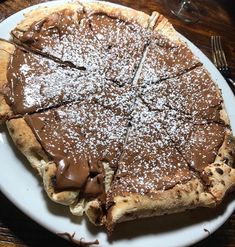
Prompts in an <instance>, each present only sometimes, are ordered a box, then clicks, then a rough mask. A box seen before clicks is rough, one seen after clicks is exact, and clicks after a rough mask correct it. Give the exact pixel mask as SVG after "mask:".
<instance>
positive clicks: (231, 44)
mask: <svg viewBox="0 0 235 247" xmlns="http://www.w3.org/2000/svg"><path fill="white" fill-rule="evenodd" d="M194 1H195V2H196V4H197V5H198V7H199V9H200V21H199V22H198V23H196V24H185V23H183V22H182V21H180V20H178V19H177V18H175V17H174V16H172V15H171V14H170V13H169V11H168V10H167V9H166V7H165V4H164V0H112V2H116V3H120V4H123V5H126V6H129V7H132V8H134V9H138V10H142V11H144V12H146V13H151V12H152V11H154V10H157V11H159V12H160V13H162V14H164V15H165V16H166V17H168V18H169V19H170V21H171V22H172V23H173V24H174V26H175V28H176V29H177V30H178V31H179V32H180V33H181V34H183V35H184V36H185V37H187V38H188V39H189V40H191V41H192V42H193V43H194V44H196V45H197V46H198V47H199V48H200V49H201V50H202V51H203V52H204V53H205V54H206V55H207V56H208V57H211V53H210V36H211V35H221V36H223V41H224V48H225V51H226V53H227V57H228V62H229V65H230V67H231V70H232V73H233V76H235V2H234V0H220V1H219V0H217V1H216V0H207V1H202V0H201V1H196V0H194ZM40 2H45V0H5V1H1V0H0V21H2V20H4V19H5V18H7V17H8V16H10V15H11V14H13V13H15V12H17V11H19V10H21V9H23V8H26V7H28V6H31V5H34V4H37V3H40ZM0 155H2V154H0ZM6 165H7V164H6ZM1 172H2V171H1ZM0 205H1V208H0V246H5V247H26V246H28V247H31V246H40V247H41V246H52V245H53V246H56V247H59V246H65V247H66V246H72V244H71V243H69V242H67V241H65V240H62V239H60V238H59V237H57V236H55V235H54V234H52V233H50V232H48V231H47V230H45V229H44V228H42V227H41V226H39V225H38V224H37V223H35V222H33V221H32V220H31V219H29V218H28V217H27V216H25V215H24V214H23V213H22V212H20V211H19V210H18V209H17V208H16V207H15V206H14V205H13V204H12V203H11V202H10V201H8V200H7V199H6V198H5V197H4V196H3V195H2V194H1V193H0ZM202 246H213V247H235V213H233V215H232V216H231V217H230V219H229V220H228V221H227V222H226V223H225V224H224V225H223V226H222V227H221V228H220V229H219V230H217V231H216V232H215V233H214V234H212V235H210V236H209V237H208V238H207V239H206V240H203V241H202V242H200V243H198V244H196V245H194V247H202ZM159 247H160V246H159ZM163 247H164V246H163Z"/></svg>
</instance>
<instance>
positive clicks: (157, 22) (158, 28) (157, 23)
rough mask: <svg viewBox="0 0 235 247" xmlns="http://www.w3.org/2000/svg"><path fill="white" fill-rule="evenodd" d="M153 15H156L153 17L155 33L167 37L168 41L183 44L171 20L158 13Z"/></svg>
mask: <svg viewBox="0 0 235 247" xmlns="http://www.w3.org/2000/svg"><path fill="white" fill-rule="evenodd" d="M153 13H154V15H152V16H153V17H154V18H153V23H152V29H153V31H155V32H158V33H160V34H162V35H164V36H166V37H167V38H168V39H170V40H171V41H173V42H176V43H182V41H181V39H180V36H179V33H178V32H177V31H176V30H175V29H174V27H173V26H172V24H171V23H170V22H169V20H168V19H167V18H166V17H164V16H163V15H161V14H159V13H157V12H153Z"/></svg>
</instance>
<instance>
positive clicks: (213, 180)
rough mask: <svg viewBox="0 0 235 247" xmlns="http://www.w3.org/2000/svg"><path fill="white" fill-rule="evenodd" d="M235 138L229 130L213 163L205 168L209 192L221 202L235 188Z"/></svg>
mask: <svg viewBox="0 0 235 247" xmlns="http://www.w3.org/2000/svg"><path fill="white" fill-rule="evenodd" d="M234 161H235V138H234V137H233V136H232V133H231V132H230V131H227V133H226V135H225V139H224V142H223V144H222V146H221V147H220V149H219V152H218V155H217V157H216V159H215V162H214V163H213V164H210V165H208V166H207V167H206V168H205V169H204V173H205V174H206V178H207V179H208V181H207V183H208V186H209V192H210V193H211V194H212V195H213V196H214V197H215V199H216V201H217V202H221V201H222V200H223V198H224V196H225V194H226V193H227V192H228V191H231V190H233V189H234V188H235V169H234V167H233V164H234Z"/></svg>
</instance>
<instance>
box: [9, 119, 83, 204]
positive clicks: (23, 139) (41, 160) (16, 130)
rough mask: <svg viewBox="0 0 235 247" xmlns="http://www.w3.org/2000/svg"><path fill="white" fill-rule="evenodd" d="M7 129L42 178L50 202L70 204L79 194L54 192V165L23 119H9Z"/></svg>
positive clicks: (75, 192) (76, 192) (74, 192)
mask: <svg viewBox="0 0 235 247" xmlns="http://www.w3.org/2000/svg"><path fill="white" fill-rule="evenodd" d="M7 128H8V131H9V133H10V136H11V138H12V140H13V142H14V143H15V145H16V147H17V148H18V149H19V150H20V151H21V153H22V154H24V156H25V157H26V158H27V159H28V161H29V163H30V164H31V166H32V167H33V168H34V169H35V170H37V172H38V173H39V175H40V176H41V177H42V179H43V184H44V188H45V190H46V192H47V194H48V196H49V197H50V198H51V200H53V201H55V202H58V203H60V204H64V205H70V204H72V203H73V202H74V201H75V199H76V198H77V196H78V194H79V192H78V191H63V192H56V191H55V190H54V187H53V184H52V181H53V177H54V176H55V173H56V169H57V168H56V165H55V163H53V162H50V161H49V157H48V156H47V154H46V153H45V151H44V150H43V148H42V146H41V144H40V143H39V142H38V141H37V139H36V137H35V135H34V134H33V132H32V130H31V128H30V127H29V126H28V124H27V123H26V122H25V120H24V119H23V118H17V119H11V120H9V121H7Z"/></svg>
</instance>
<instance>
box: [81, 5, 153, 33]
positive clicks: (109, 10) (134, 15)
mask: <svg viewBox="0 0 235 247" xmlns="http://www.w3.org/2000/svg"><path fill="white" fill-rule="evenodd" d="M80 3H81V4H82V5H83V6H84V10H85V12H87V13H88V15H89V14H95V13H104V14H107V15H108V16H110V17H113V18H119V19H121V20H124V21H127V22H131V23H137V24H139V25H140V26H142V27H145V28H147V27H148V26H149V18H150V16H149V15H148V14H146V13H144V12H142V11H138V10H134V9H131V8H128V7H126V6H120V5H115V4H111V3H109V2H105V1H102V2H99V1H84V2H82V1H81V2H80Z"/></svg>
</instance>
